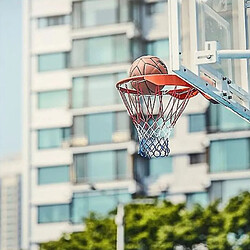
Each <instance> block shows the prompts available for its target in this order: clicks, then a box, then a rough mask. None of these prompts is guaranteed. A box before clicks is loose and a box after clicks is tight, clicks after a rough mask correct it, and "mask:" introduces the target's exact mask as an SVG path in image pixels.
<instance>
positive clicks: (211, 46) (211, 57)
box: [195, 41, 250, 65]
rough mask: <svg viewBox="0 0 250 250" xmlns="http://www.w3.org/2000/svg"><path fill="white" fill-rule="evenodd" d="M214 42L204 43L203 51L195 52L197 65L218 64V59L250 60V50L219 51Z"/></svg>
mask: <svg viewBox="0 0 250 250" xmlns="http://www.w3.org/2000/svg"><path fill="white" fill-rule="evenodd" d="M219 47H220V46H219V43H218V42H216V41H210V42H205V50H201V51H196V52H195V63H196V64H197V65H202V64H209V63H216V62H220V59H246V58H250V50H219Z"/></svg>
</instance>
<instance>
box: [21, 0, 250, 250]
mask: <svg viewBox="0 0 250 250" xmlns="http://www.w3.org/2000/svg"><path fill="white" fill-rule="evenodd" d="M23 9H24V15H23V16H24V17H23V18H24V25H23V27H24V53H23V55H24V56H23V57H24V61H23V64H24V74H23V75H24V81H23V84H24V85H23V87H24V92H23V100H24V103H23V105H24V110H25V112H24V126H23V135H24V161H25V166H26V167H25V170H24V173H23V190H24V192H23V196H22V197H23V208H22V216H23V217H22V218H23V230H22V249H37V248H38V247H39V243H41V242H45V241H49V240H55V239H57V238H59V237H60V235H61V234H62V233H65V232H73V231H77V230H82V229H83V224H82V218H84V217H85V216H87V215H88V213H89V212H90V211H94V212H98V213H101V214H105V213H107V212H108V211H110V210H112V209H115V208H116V206H117V204H118V203H120V202H122V203H126V202H129V201H130V200H131V199H132V198H133V197H134V196H136V194H139V195H146V196H162V197H164V198H165V197H167V198H169V199H171V200H172V201H174V202H179V201H185V200H187V202H188V203H190V204H192V203H195V202H200V203H202V204H204V205H205V204H207V202H209V200H213V199H215V198H222V199H223V200H227V199H228V197H230V196H231V195H234V194H236V193H237V192H239V191H240V190H243V189H250V187H249V183H250V171H249V168H250V160H249V157H250V156H249V151H250V150H249V149H250V148H249V144H250V139H249V138H250V131H249V127H248V125H246V123H244V122H242V121H241V120H240V119H238V118H237V117H235V116H233V115H231V113H228V112H227V111H225V110H224V109H223V108H220V107H216V108H214V107H209V103H208V102H207V101H206V100H204V99H203V98H202V97H197V98H195V100H192V101H190V103H189V105H188V107H187V109H186V111H185V113H184V114H183V115H182V117H180V119H179V121H178V123H177V125H176V128H175V130H174V133H173V134H172V136H171V138H170V147H171V156H170V157H167V158H162V159H152V160H150V161H149V160H147V159H144V158H141V157H140V156H138V155H137V147H138V143H137V142H136V134H135V131H134V129H133V126H132V125H131V123H130V120H129V117H128V115H127V112H126V109H125V107H124V105H123V104H122V102H121V99H120V97H119V95H118V92H117V90H116V89H115V83H116V82H117V81H118V80H120V79H122V78H125V77H126V76H127V71H128V69H129V67H130V64H131V62H132V61H133V60H134V59H135V58H137V57H138V56H141V55H146V54H152V55H156V56H159V57H160V58H162V59H163V60H164V61H165V62H166V64H167V62H168V55H169V51H168V29H167V26H168V17H167V4H166V1H149V0H148V1H146V0H145V1H137V0H134V1H133V0H105V1H104V0H95V1H93V0H91V1H90V0H83V1H74V0H53V1H49V0H25V1H24V8H23ZM222 148H223V151H222ZM236 159H239V161H237V160H236Z"/></svg>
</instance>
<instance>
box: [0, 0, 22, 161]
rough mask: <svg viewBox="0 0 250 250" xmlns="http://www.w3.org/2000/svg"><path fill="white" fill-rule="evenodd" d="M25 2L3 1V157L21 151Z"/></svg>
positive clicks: (0, 68) (0, 19) (0, 25)
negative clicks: (23, 5) (23, 9)
mask: <svg viewBox="0 0 250 250" xmlns="http://www.w3.org/2000/svg"><path fill="white" fill-rule="evenodd" d="M21 61H22V0H0V158H3V157H6V156H10V155H12V154H16V153H20V152H21V145H22V139H21V129H22V128H21V125H22V122H21V112H22V108H21V104H22V103H21V91H22V89H21V81H22V80H21V77H22V73H21Z"/></svg>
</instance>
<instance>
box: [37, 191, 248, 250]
mask: <svg viewBox="0 0 250 250" xmlns="http://www.w3.org/2000/svg"><path fill="white" fill-rule="evenodd" d="M200 243H203V244H205V245H207V247H208V249H209V250H231V249H234V250H247V249H250V193H249V192H244V193H242V194H240V195H239V196H236V197H234V198H232V199H231V200H230V201H229V202H228V204H227V205H226V206H225V208H224V209H222V210H221V209H219V202H218V201H217V202H215V203H213V204H210V205H209V206H208V207H206V208H203V207H201V206H199V205H195V206H194V207H193V208H192V209H191V210H188V209H186V207H185V204H177V205H174V204H172V203H170V202H167V201H165V202H157V201H156V202H155V203H154V204H128V205H127V206H126V207H125V249H126V250H137V249H140V250H161V249H162V250H163V249H164V250H170V249H174V247H175V246H177V245H182V246H184V247H185V248H186V249H192V248H193V247H194V246H195V245H196V244H200ZM59 249H60V250H87V249H88V250H99V249H100V250H106V249H107V250H112V249H116V225H115V223H114V215H112V214H110V215H109V216H107V217H105V218H102V217H98V216H97V215H95V214H91V215H90V216H89V217H88V218H87V219H86V220H85V230H84V231H83V232H78V233H72V234H68V235H67V234H64V235H63V236H62V237H61V238H60V239H59V240H58V241H51V242H48V243H43V244H42V245H41V250H59Z"/></svg>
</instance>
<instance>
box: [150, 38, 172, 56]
mask: <svg viewBox="0 0 250 250" xmlns="http://www.w3.org/2000/svg"><path fill="white" fill-rule="evenodd" d="M147 53H148V54H149V55H154V56H158V57H159V58H162V59H165V60H167V59H168V58H169V40H168V39H162V40H158V41H151V42H149V43H148V44H147Z"/></svg>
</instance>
